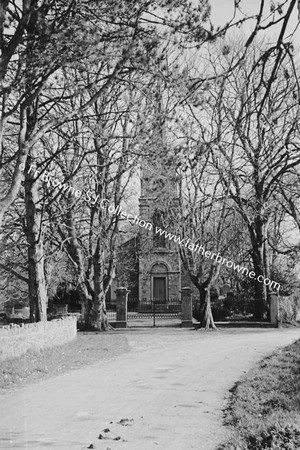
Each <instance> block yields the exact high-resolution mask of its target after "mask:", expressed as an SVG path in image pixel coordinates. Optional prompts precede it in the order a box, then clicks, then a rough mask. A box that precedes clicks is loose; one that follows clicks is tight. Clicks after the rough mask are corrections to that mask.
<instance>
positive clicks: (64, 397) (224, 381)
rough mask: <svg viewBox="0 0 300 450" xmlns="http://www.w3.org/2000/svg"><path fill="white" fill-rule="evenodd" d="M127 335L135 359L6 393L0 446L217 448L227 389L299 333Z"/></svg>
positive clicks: (0, 410) (0, 399)
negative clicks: (264, 356)
mask: <svg viewBox="0 0 300 450" xmlns="http://www.w3.org/2000/svg"><path fill="white" fill-rule="evenodd" d="M127 336H128V340H129V343H130V345H131V347H132V350H131V352H130V353H127V354H124V355H122V356H120V357H118V358H116V359H115V360H110V361H105V362H102V363H98V364H96V365H93V366H89V367H86V368H84V369H80V370H77V371H73V372H70V373H68V374H65V375H62V376H59V377H57V378H53V379H50V380H46V381H42V382H40V383H37V384H33V385H31V386H29V387H25V388H22V389H19V390H17V391H15V392H8V393H6V394H3V395H1V396H0V448H1V449H5V450H7V449H30V450H32V449H40V450H42V449H44V448H51V449H63V450H75V449H86V448H88V447H89V446H90V448H95V449H103V450H107V449H110V450H155V449H161V450H186V449H197V450H213V449H215V447H216V445H217V444H218V443H220V442H221V441H222V439H223V438H224V436H225V430H224V428H223V427H222V408H223V407H224V405H225V404H226V396H227V395H228V389H229V388H230V387H231V386H232V385H233V383H234V382H235V381H237V380H238V379H239V378H240V377H241V376H242V375H243V373H244V372H245V371H247V370H248V369H249V368H250V367H251V366H252V365H253V364H254V363H255V362H256V361H258V360H259V359H260V358H262V357H263V355H265V354H267V353H269V352H270V351H272V350H274V349H275V348H277V347H280V346H285V345H288V344H290V343H291V342H293V341H294V340H296V339H298V338H300V332H299V329H285V330H272V329H262V330H257V329H256V330H251V329H249V330H223V331H219V332H216V333H204V332H199V331H194V330H193V331H191V330H181V329H155V330H151V329H150V330H144V331H130V332H127ZM95 339H101V334H100V335H95ZM108 430H109V431H108ZM99 435H101V437H102V438H101V439H98V436H99ZM91 444H92V445H93V446H91Z"/></svg>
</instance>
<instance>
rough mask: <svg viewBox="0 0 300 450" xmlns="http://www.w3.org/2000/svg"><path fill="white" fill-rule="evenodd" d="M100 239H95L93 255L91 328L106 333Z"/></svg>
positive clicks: (102, 256)
mask: <svg viewBox="0 0 300 450" xmlns="http://www.w3.org/2000/svg"><path fill="white" fill-rule="evenodd" d="M100 249H101V244H100V238H99V237H98V239H97V245H96V250H95V253H94V258H93V259H94V261H93V266H94V304H93V310H92V326H93V328H95V329H96V330H99V331H106V330H108V329H109V323H108V320H107V314H106V304H105V291H104V276H105V263H104V255H102V252H101V250H100Z"/></svg>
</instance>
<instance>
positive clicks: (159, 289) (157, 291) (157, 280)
mask: <svg viewBox="0 0 300 450" xmlns="http://www.w3.org/2000/svg"><path fill="white" fill-rule="evenodd" d="M153 300H154V301H156V302H160V303H166V300H167V277H166V276H163V277H161V276H160V277H156V276H154V277H153Z"/></svg>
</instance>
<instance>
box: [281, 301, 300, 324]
mask: <svg viewBox="0 0 300 450" xmlns="http://www.w3.org/2000/svg"><path fill="white" fill-rule="evenodd" d="M298 310H299V307H298V301H297V296H296V295H290V296H289V297H279V322H280V323H281V324H282V323H295V322H296V320H297V314H298Z"/></svg>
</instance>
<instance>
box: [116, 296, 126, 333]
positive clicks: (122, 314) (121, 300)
mask: <svg viewBox="0 0 300 450" xmlns="http://www.w3.org/2000/svg"><path fill="white" fill-rule="evenodd" d="M128 292H129V291H128V290H127V288H126V287H119V288H117V289H116V295H117V320H116V324H115V327H116V328H126V327H127V297H128Z"/></svg>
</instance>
